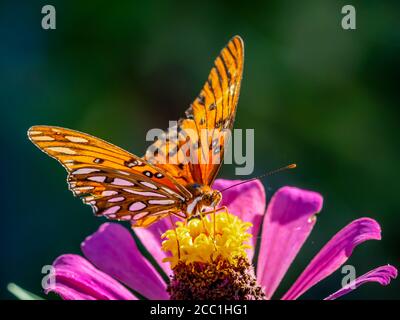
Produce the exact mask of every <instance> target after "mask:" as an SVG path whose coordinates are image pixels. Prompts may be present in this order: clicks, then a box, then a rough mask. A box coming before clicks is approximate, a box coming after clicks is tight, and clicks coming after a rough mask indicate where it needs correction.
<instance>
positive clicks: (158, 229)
mask: <svg viewBox="0 0 400 320" xmlns="http://www.w3.org/2000/svg"><path fill="white" fill-rule="evenodd" d="M173 220H176V219H175V218H173ZM171 228H172V225H171V222H170V220H169V219H168V218H165V219H161V220H159V221H157V222H155V223H153V224H152V225H150V226H149V227H147V228H134V229H133V231H134V232H135V234H136V235H137V236H138V238H139V239H140V241H141V242H142V244H143V246H144V247H145V248H146V249H147V251H149V253H150V254H151V256H152V257H153V258H154V259H155V260H156V262H157V263H158V265H159V266H160V267H161V268H162V269H163V270H164V272H165V273H166V274H167V275H170V274H171V272H172V271H171V268H170V265H169V263H166V262H162V260H163V259H164V258H166V257H167V254H166V252H164V251H163V250H161V243H162V241H163V240H162V239H161V235H162V234H163V233H164V232H165V231H167V230H168V229H171Z"/></svg>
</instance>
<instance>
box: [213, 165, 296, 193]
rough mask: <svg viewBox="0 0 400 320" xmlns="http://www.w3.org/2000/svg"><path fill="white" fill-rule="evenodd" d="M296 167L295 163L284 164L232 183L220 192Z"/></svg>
mask: <svg viewBox="0 0 400 320" xmlns="http://www.w3.org/2000/svg"><path fill="white" fill-rule="evenodd" d="M296 167H297V165H296V164H295V163H292V164H289V165H287V166H284V167H282V168H279V169H275V170H272V171H269V172H267V173H264V174H262V175H261V176H258V177H255V178H251V179H248V180H245V181H242V182H239V183H237V184H234V185H232V186H230V187H228V188H225V189H222V190H220V192H224V191H226V190H229V189H231V188H234V187H237V186H239V185H241V184H245V183H247V182H250V181H254V180H257V179H261V178H265V177H268V176H272V175H273V174H275V173H278V172H281V171H285V170H288V169H294V168H296Z"/></svg>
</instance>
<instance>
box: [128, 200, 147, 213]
mask: <svg viewBox="0 0 400 320" xmlns="http://www.w3.org/2000/svg"><path fill="white" fill-rule="evenodd" d="M144 208H146V205H145V204H144V203H143V202H140V201H138V202H134V203H132V204H131V205H130V206H129V211H139V210H142V209H144Z"/></svg>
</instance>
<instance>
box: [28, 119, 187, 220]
mask: <svg viewBox="0 0 400 320" xmlns="http://www.w3.org/2000/svg"><path fill="white" fill-rule="evenodd" d="M28 136H29V139H30V140H31V141H32V142H33V143H34V144H35V145H36V146H37V147H38V148H39V149H40V150H42V151H43V152H45V153H47V154H48V155H49V156H51V157H53V158H55V159H56V160H58V161H59V162H60V163H61V164H62V165H63V166H64V168H65V169H66V170H67V171H68V185H69V189H70V190H71V191H72V192H73V193H74V195H76V196H79V197H80V198H82V200H83V202H84V203H86V204H89V205H91V206H92V208H93V210H94V212H95V214H97V215H102V216H105V217H107V218H109V219H115V220H127V221H131V223H132V225H133V226H148V225H149V224H151V223H153V222H155V221H157V220H158V219H160V218H162V217H164V216H166V215H168V214H171V213H176V214H178V213H179V212H180V209H181V204H182V203H184V202H186V201H187V200H188V199H190V198H191V194H190V192H189V191H187V190H186V189H185V187H183V186H181V185H180V184H179V183H178V182H177V181H176V180H175V179H174V178H173V177H171V176H170V175H169V174H168V173H167V172H165V171H164V170H162V169H161V168H157V167H155V166H153V165H152V164H149V163H148V162H147V161H146V160H144V159H141V158H140V157H137V156H135V155H133V154H131V153H129V152H127V151H125V150H123V149H121V148H119V147H116V146H114V145H112V144H110V143H108V142H106V141H104V140H101V139H99V138H96V137H93V136H90V135H88V134H85V133H81V132H78V131H74V130H70V129H65V128H60V127H52V126H34V127H31V128H30V129H29V131H28Z"/></svg>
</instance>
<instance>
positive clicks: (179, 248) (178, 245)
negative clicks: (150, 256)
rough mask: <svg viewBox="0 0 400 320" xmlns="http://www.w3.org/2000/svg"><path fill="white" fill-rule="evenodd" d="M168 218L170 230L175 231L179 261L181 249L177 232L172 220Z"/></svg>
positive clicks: (170, 217)
mask: <svg viewBox="0 0 400 320" xmlns="http://www.w3.org/2000/svg"><path fill="white" fill-rule="evenodd" d="M168 217H169V221H171V224H172V228H174V231H175V238H176V245H177V248H178V259H181V247H180V244H179V239H178V232H176V225H175V223H174V221H173V220H172V216H171V215H168Z"/></svg>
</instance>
